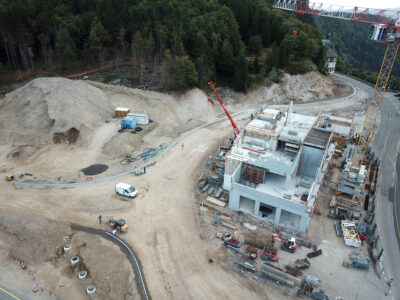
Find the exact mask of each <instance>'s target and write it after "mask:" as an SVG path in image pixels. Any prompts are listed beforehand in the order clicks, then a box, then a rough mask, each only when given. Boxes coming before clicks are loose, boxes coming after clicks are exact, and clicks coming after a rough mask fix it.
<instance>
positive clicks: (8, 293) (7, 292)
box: [0, 287, 21, 300]
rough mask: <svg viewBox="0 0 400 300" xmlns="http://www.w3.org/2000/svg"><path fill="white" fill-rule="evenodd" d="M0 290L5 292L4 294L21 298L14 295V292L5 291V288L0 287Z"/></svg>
mask: <svg viewBox="0 0 400 300" xmlns="http://www.w3.org/2000/svg"><path fill="white" fill-rule="evenodd" d="M0 291H2V292H4V293H6V294H7V295H9V296H10V297H13V298H14V299H17V300H21V298H18V297H17V296H15V295H14V294H11V293H10V292H9V291H7V290H5V289H3V288H1V287H0Z"/></svg>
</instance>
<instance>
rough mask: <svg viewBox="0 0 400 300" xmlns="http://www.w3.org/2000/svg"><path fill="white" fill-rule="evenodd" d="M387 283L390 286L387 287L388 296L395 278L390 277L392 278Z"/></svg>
mask: <svg viewBox="0 0 400 300" xmlns="http://www.w3.org/2000/svg"><path fill="white" fill-rule="evenodd" d="M386 284H387V286H388V289H387V291H386V293H385V295H386V296H388V295H389V293H390V290H391V289H392V285H393V278H390V280H388V281H386Z"/></svg>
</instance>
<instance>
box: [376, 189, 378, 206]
mask: <svg viewBox="0 0 400 300" xmlns="http://www.w3.org/2000/svg"><path fill="white" fill-rule="evenodd" d="M378 193H379V189H378ZM376 210H379V201H377V202H376Z"/></svg>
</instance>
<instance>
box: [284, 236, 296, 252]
mask: <svg viewBox="0 0 400 300" xmlns="http://www.w3.org/2000/svg"><path fill="white" fill-rule="evenodd" d="M281 249H282V250H285V251H287V252H291V253H294V252H295V251H296V249H297V243H296V239H295V238H294V237H291V238H289V239H288V240H282V246H281Z"/></svg>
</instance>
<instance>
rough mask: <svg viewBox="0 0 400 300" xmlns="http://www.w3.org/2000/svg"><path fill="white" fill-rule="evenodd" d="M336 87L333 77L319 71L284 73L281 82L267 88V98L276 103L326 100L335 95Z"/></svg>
mask: <svg viewBox="0 0 400 300" xmlns="http://www.w3.org/2000/svg"><path fill="white" fill-rule="evenodd" d="M335 87H336V84H335V82H334V81H333V80H332V78H331V77H329V76H324V75H321V74H320V73H318V72H310V73H307V74H304V75H289V74H284V75H283V76H282V78H281V81H280V83H279V84H273V85H272V86H271V87H270V88H266V92H265V100H266V101H272V102H275V103H283V102H288V101H294V102H308V101H319V100H325V99H327V98H332V97H334V96H335Z"/></svg>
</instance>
